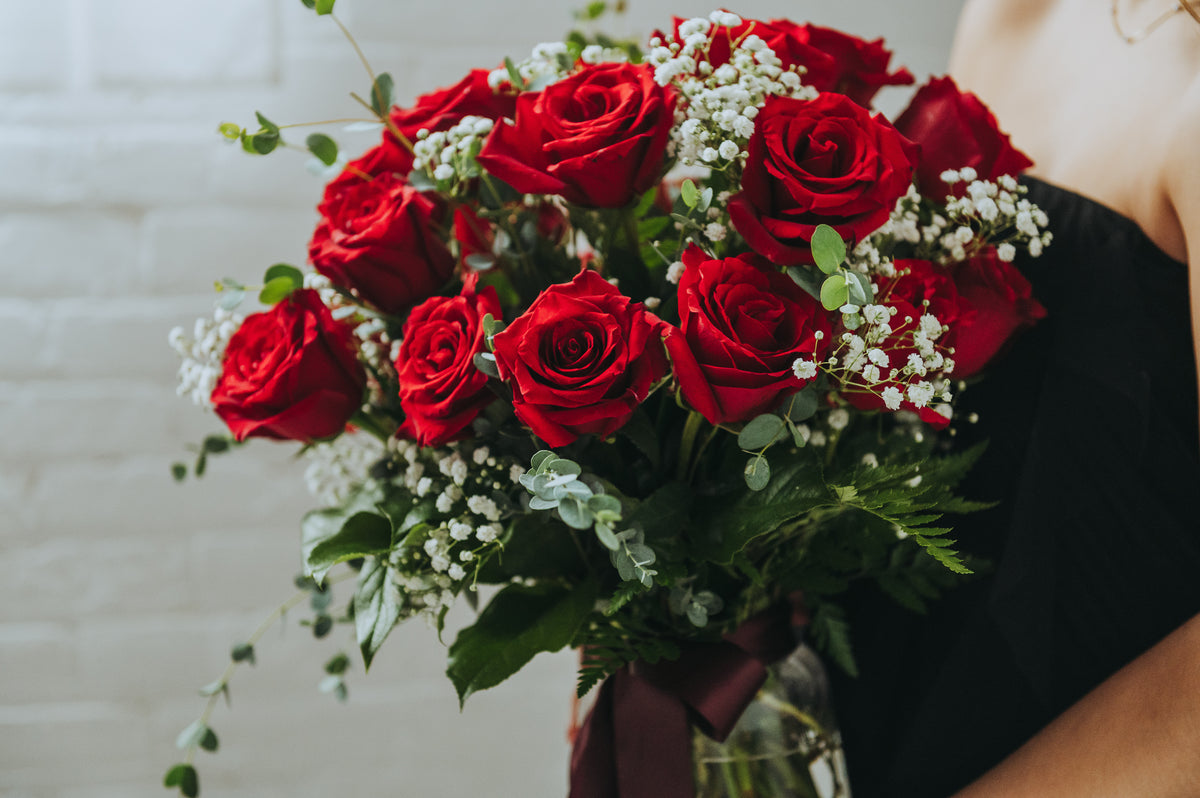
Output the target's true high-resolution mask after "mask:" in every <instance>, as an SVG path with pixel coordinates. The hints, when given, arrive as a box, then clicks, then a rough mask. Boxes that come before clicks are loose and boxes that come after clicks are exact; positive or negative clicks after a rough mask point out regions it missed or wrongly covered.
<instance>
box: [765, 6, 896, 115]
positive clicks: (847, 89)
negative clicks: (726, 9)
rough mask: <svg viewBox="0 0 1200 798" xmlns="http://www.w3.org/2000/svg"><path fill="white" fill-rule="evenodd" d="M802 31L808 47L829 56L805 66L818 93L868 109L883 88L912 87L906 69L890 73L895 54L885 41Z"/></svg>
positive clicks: (828, 30)
mask: <svg viewBox="0 0 1200 798" xmlns="http://www.w3.org/2000/svg"><path fill="white" fill-rule="evenodd" d="M803 31H804V32H803V35H802V36H801V37H800V38H802V40H803V41H804V42H805V44H807V45H808V46H809V47H812V48H814V49H816V50H818V51H819V52H821V53H823V54H824V55H826V56H827V59H825V60H814V61H813V62H811V63H809V64H806V66H807V67H808V72H807V73H805V75H804V82H805V83H807V84H808V85H810V86H812V87H813V88H815V89H816V90H817V91H833V92H837V93H839V94H844V95H846V96H847V97H849V98H850V99H851V100H854V102H856V103H858V104H859V105H861V106H863V107H866V106H869V105H870V104H871V100H872V99H873V98H874V97H875V95H876V94H877V93H878V92H879V90H880V89H881V88H883V87H884V86H909V85H912V83H913V81H914V78H913V75H912V73H911V72H909V71H908V70H907V69H905V68H904V67H900V68H899V69H897V70H896V71H895V72H888V62H889V61H891V59H892V53H891V51H890V50H888V49H887V48H885V47H884V46H883V39H876V40H874V41H870V42H869V41H866V40H865V39H860V38H858V37H857V36H850V35H848V34H845V33H842V32H841V31H838V30H834V29H833V28H820V27H817V26H816V25H805V26H804V27H803ZM759 36H762V34H761V33H760V34H759ZM764 38H765V37H764ZM770 43H771V42H770V40H767V44H770Z"/></svg>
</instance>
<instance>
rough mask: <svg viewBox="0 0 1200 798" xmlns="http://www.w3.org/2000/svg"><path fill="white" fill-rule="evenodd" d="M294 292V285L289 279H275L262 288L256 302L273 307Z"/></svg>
mask: <svg viewBox="0 0 1200 798" xmlns="http://www.w3.org/2000/svg"><path fill="white" fill-rule="evenodd" d="M295 290H296V284H295V283H294V282H292V279H291V278H290V277H276V278H275V279H274V280H271V281H270V282H269V283H267V284H266V285H264V286H263V289H262V291H260V292H259V293H258V301H259V302H261V303H263V304H264V305H275V304H278V303H279V302H282V301H283V300H285V299H287V297H288V294H290V293H292V291H295Z"/></svg>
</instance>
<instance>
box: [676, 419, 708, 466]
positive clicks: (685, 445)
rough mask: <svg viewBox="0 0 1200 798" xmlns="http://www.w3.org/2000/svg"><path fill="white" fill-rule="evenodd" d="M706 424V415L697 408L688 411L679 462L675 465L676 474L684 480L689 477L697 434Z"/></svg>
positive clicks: (680, 445)
mask: <svg viewBox="0 0 1200 798" xmlns="http://www.w3.org/2000/svg"><path fill="white" fill-rule="evenodd" d="M702 424H704V416H702V415H700V414H699V413H697V412H696V411H695V410H693V411H691V412H690V413H688V417H687V421H686V422H685V423H684V425H683V437H682V438H681V439H680V441H679V462H678V463H676V465H675V476H676V478H677V479H678V480H679V481H680V482H682V481H684V480H685V479H687V476H688V473H689V471H690V469H691V464H692V450H693V449H694V448H695V446H696V435H697V434H698V433H699V432H700V427H701V425H702Z"/></svg>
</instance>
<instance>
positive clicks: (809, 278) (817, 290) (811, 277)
mask: <svg viewBox="0 0 1200 798" xmlns="http://www.w3.org/2000/svg"><path fill="white" fill-rule="evenodd" d="M787 273H788V277H791V278H792V282H794V283H795V284H796V285H798V286H800V287H801V288H803V289H804V290H805V291H807V292H808V294H809V296H811V297H812V298H813V299H816V300H818V301H820V299H821V283H822V281H823V280H824V277H823V276H822V275H821V273H820V272H814V271H813V270H812V269H809V268H808V267H805V266H789V267H788V270H787Z"/></svg>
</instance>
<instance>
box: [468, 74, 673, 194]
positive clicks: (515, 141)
mask: <svg viewBox="0 0 1200 798" xmlns="http://www.w3.org/2000/svg"><path fill="white" fill-rule="evenodd" d="M674 114H675V93H674V91H673V90H671V89H668V88H665V87H663V86H659V85H658V84H657V83H655V82H654V71H653V70H652V69H651V68H650V67H649V66H646V65H639V66H635V65H633V64H596V65H593V66H585V67H583V68H582V69H581V70H580V71H578V72H576V73H575V74H573V75H571V76H570V77H566V78H563V79H562V80H560V81H558V82H557V83H554V84H552V85H550V86H548V87H547V88H546V89H544V90H543V91H541V92H536V93H534V92H526V93H524V94H522V95H521V96H520V97H518V98H517V110H516V122H515V123H514V124H506V123H503V122H501V123H498V124H497V125H496V127H495V129H494V130H492V132H491V134H490V135H489V136H488V139H487V142H486V143H485V144H484V145H483V150H482V151H481V152H480V153H479V163H480V164H481V165H482V166H483V167H484V168H485V169H487V171H488V172H490V173H491V174H493V175H495V176H496V177H498V178H500V179H501V180H503V181H505V182H506V183H508V184H509V185H510V186H512V187H513V188H515V189H516V190H517V191H520V192H523V193H525V194H559V195H561V196H562V197H564V198H565V199H566V200H567V201H568V202H573V203H575V204H576V205H583V206H587V207H591V208H619V207H621V206H623V205H627V204H628V203H629V202H631V201H632V200H634V199H635V198H637V197H640V196H641V195H642V194H644V193H645V192H646V191H647V190H648V189H650V188H651V187H653V186H654V184H655V182H656V181H657V180H658V178H659V177H660V176H661V175H662V172H663V169H664V167H665V166H666V152H667V142H668V139H669V137H670V133H671V126H672V125H673V124H674V119H675V117H674Z"/></svg>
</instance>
